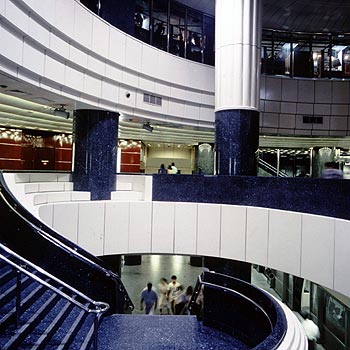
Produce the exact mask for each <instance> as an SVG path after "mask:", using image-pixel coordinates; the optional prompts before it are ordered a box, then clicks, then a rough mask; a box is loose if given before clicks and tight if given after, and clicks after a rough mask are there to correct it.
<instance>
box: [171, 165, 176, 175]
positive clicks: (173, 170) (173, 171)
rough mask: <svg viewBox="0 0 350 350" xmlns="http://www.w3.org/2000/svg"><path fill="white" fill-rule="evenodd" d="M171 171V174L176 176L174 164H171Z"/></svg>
mask: <svg viewBox="0 0 350 350" xmlns="http://www.w3.org/2000/svg"><path fill="white" fill-rule="evenodd" d="M171 170H172V174H177V167H176V166H175V163H174V162H172V163H171Z"/></svg>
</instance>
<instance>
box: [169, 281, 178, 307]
mask: <svg viewBox="0 0 350 350" xmlns="http://www.w3.org/2000/svg"><path fill="white" fill-rule="evenodd" d="M179 287H180V283H178V282H177V277H176V276H175V275H172V276H171V282H170V283H169V290H168V299H169V304H170V310H171V312H172V314H174V313H175V299H176V297H177V295H178V292H179Z"/></svg>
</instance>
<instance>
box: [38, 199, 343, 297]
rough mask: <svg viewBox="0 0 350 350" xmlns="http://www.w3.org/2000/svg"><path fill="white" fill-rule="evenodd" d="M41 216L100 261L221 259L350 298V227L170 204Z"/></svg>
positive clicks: (265, 212)
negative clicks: (116, 258)
mask: <svg viewBox="0 0 350 350" xmlns="http://www.w3.org/2000/svg"><path fill="white" fill-rule="evenodd" d="M77 207H78V209H77ZM39 216H40V217H41V218H42V220H44V221H45V222H46V223H47V224H49V225H50V226H53V228H54V229H56V230H57V231H59V232H61V233H62V234H64V235H65V236H67V237H68V238H69V239H71V240H73V241H75V242H76V243H78V244H79V245H81V246H82V247H84V248H86V249H88V250H89V251H91V252H92V253H93V254H97V255H110V254H128V253H134V254H137V253H139V254H148V253H150V254H184V255H205V256H214V257H222V258H226V259H234V260H240V261H247V262H251V263H255V264H261V265H263V266H269V267H271V268H274V269H277V270H280V271H284V272H287V273H290V274H293V275H294V276H300V277H303V278H306V279H309V280H311V281H313V282H316V283H318V284H320V285H323V286H325V287H328V288H331V289H334V290H336V291H338V292H340V293H343V294H345V295H349V294H350V279H349V278H348V274H347V270H348V264H349V256H350V235H349V234H348V233H349V229H350V222H349V221H345V220H340V219H334V218H329V217H323V216H317V215H310V214H302V213H295V212H288V211H281V210H274V209H266V208H255V207H243V206H231V205H219V204H199V203H171V202H108V201H106V202H95V203H91V202H90V203H65V204H62V203H58V204H48V205H42V206H40V207H39Z"/></svg>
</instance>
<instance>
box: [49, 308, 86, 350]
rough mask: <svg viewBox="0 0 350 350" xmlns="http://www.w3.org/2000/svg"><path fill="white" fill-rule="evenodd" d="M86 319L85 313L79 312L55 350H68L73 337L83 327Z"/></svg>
mask: <svg viewBox="0 0 350 350" xmlns="http://www.w3.org/2000/svg"><path fill="white" fill-rule="evenodd" d="M86 317H87V313H86V312H85V311H84V310H81V311H80V312H79V315H78V316H77V317H76V319H75V321H74V322H73V324H72V325H71V327H70V328H69V330H68V331H67V334H66V335H65V337H64V338H63V339H62V341H61V344H60V345H59V346H58V347H57V349H56V350H67V349H70V345H71V343H72V342H73V340H74V338H75V336H76V335H77V333H78V332H79V330H80V328H81V326H82V325H83V323H84V321H85V319H86Z"/></svg>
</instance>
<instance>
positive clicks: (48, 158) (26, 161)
mask: <svg viewBox="0 0 350 350" xmlns="http://www.w3.org/2000/svg"><path fill="white" fill-rule="evenodd" d="M0 169H9V170H67V171H70V170H71V169H72V137H71V136H68V135H65V134H55V133H52V132H46V131H41V130H17V129H8V128H0Z"/></svg>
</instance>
